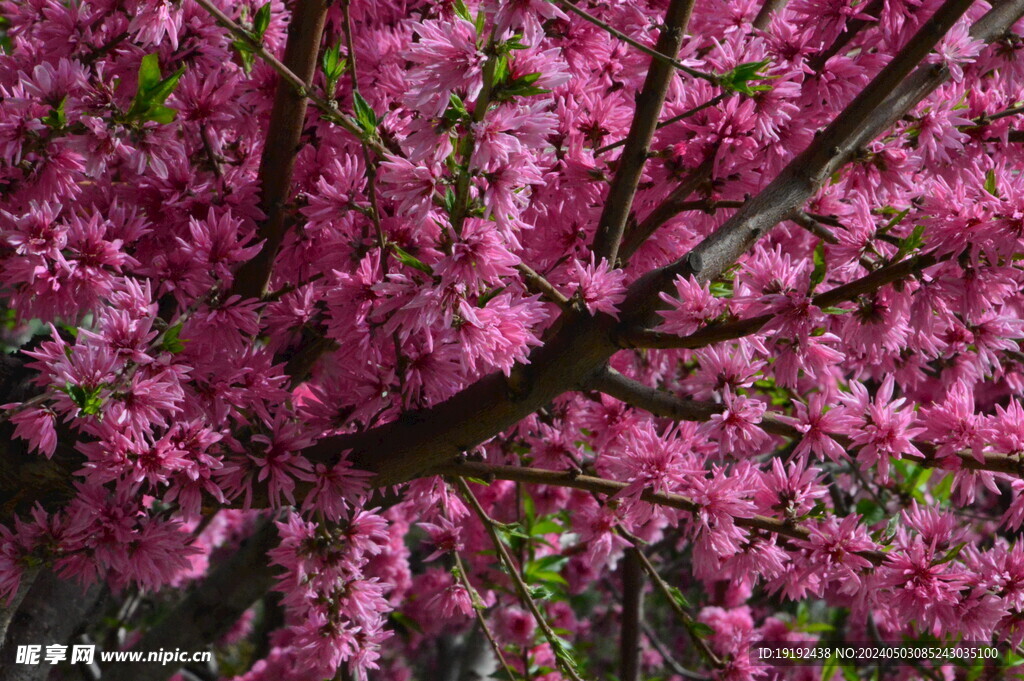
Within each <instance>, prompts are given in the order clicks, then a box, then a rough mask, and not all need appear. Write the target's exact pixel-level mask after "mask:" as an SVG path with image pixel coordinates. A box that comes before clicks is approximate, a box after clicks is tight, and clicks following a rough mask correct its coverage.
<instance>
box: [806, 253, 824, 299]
mask: <svg viewBox="0 0 1024 681" xmlns="http://www.w3.org/2000/svg"><path fill="white" fill-rule="evenodd" d="M827 271H828V266H827V265H826V264H825V242H824V241H819V242H818V245H817V246H815V247H814V271H812V272H811V286H810V288H809V289H808V293H813V292H814V289H816V288H817V287H818V284H820V283H821V282H823V281H825V273H826V272H827Z"/></svg>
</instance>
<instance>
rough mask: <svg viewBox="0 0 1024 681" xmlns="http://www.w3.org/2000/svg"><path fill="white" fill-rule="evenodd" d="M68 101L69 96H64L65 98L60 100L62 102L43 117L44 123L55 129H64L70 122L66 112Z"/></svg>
mask: <svg viewBox="0 0 1024 681" xmlns="http://www.w3.org/2000/svg"><path fill="white" fill-rule="evenodd" d="M67 103H68V98H67V97H64V99H62V100H60V104H58V105H57V106H56V107H55V108H53V109H50V113H48V114H47V115H46V116H45V117H44V118H43V119H42V121H43V125H45V126H47V127H49V128H52V129H54V130H61V129H63V128H64V127H65V126H66V125H67V124H68V118H67V115H66V114H65V107H66V106H67Z"/></svg>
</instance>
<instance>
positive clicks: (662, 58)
mask: <svg viewBox="0 0 1024 681" xmlns="http://www.w3.org/2000/svg"><path fill="white" fill-rule="evenodd" d="M558 2H559V4H561V5H562V6H563V7H565V8H566V9H568V10H569V11H570V12H572V13H573V14H576V15H578V16H580V17H582V18H583V19H585V20H587V21H589V22H590V23H592V24H594V25H595V26H597V27H598V28H601V29H604V30H605V31H607V32H608V33H609V34H611V35H612V36H614V37H616V38H618V39H619V40H621V41H622V42H624V43H626V44H627V45H631V46H632V47H635V48H636V49H638V50H640V51H641V52H643V53H644V54H646V55H648V56H650V57H653V58H654V59H656V60H658V61H659V62H662V63H663V64H668V65H669V66H673V67H675V68H677V69H679V70H680V71H682V72H683V73H685V74H687V75H690V76H693V77H694V78H701V79H702V80H706V81H708V82H709V83H711V84H712V85H718V84H719V81H720V79H719V77H718V76H717V75H715V74H713V73H705V72H704V71H698V70H697V69H694V68H690V67H689V66H687V65H686V64H684V63H682V62H681V61H678V60H677V59H676V58H675V57H674V56H669V55H667V54H662V53H661V52H658V51H657V50H654V49H651V48H650V47H647V46H646V45H644V44H643V43H641V42H638V41H636V40H634V39H633V38H630V37H629V36H628V35H626V34H625V33H623V32H622V31H620V30H618V29H617V28H614V27H613V26H611V25H610V24H608V23H607V22H604V21H601V20H600V19H598V18H597V17H595V16H594V15H593V14H588V13H587V12H585V11H584V10H582V9H580V8H579V7H577V6H576V5H575V4H573V3H572V2H571V0H558Z"/></svg>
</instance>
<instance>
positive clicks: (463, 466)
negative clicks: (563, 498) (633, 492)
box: [432, 461, 885, 565]
mask: <svg viewBox="0 0 1024 681" xmlns="http://www.w3.org/2000/svg"><path fill="white" fill-rule="evenodd" d="M432 473H433V474H436V475H451V476H455V477H458V478H460V479H461V478H482V479H485V480H486V479H494V480H512V481H514V482H523V483H527V484H533V485H553V486H556V487H571V488H573V489H582V490H586V491H590V492H597V493H599V494H607V495H609V496H610V495H613V494H616V493H618V492H621V491H622V490H624V489H626V487H628V486H629V485H628V483H625V482H618V481H616V480H606V479H604V478H597V477H593V476H590V475H579V474H576V473H575V472H573V471H552V470H545V469H542V468H526V467H521V466H497V465H492V464H485V463H476V462H472V461H463V462H462V463H452V464H446V465H443V466H438V467H437V468H435V469H434V470H433V471H432ZM640 499H641V500H642V501H646V502H648V503H650V504H657V505H659V506H667V507H669V508H675V509H679V510H680V511H686V512H687V513H698V512H700V508H701V507H700V505H699V504H697V503H696V502H694V501H693V500H692V499H690V498H689V497H684V496H683V495H681V494H672V493H663V492H654V491H652V490H645V491H644V492H643V493H642V494H641V495H640ZM733 522H734V523H735V524H736V525H737V526H738V527H745V528H747V529H753V530H764V531H765V532H771V533H774V534H778V535H781V536H783V537H789V538H790V539H798V540H801V541H804V540H807V539H808V538H809V537H810V532H808V530H807V529H806V528H804V527H801V526H799V525H796V524H794V523H791V522H788V521H785V520H778V519H776V518H768V517H766V516H762V515H755V516H751V517H746V518H741V517H737V518H733ZM858 555H860V556H863V557H864V558H867V559H868V560H870V561H871V562H873V563H874V564H876V565H881V564H882V563H883V562H884V561H885V554H884V553H882V552H881V551H859V552H858Z"/></svg>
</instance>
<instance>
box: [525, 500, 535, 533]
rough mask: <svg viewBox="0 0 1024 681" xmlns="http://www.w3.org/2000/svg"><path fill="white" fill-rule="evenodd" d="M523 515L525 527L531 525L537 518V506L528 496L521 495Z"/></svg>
mask: <svg viewBox="0 0 1024 681" xmlns="http://www.w3.org/2000/svg"><path fill="white" fill-rule="evenodd" d="M523 515H525V516H526V525H527V527H529V526H531V525H533V521H534V519H535V518H536V517H537V505H536V504H535V503H534V501H533V497H531V496H530V495H529V494H523Z"/></svg>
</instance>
